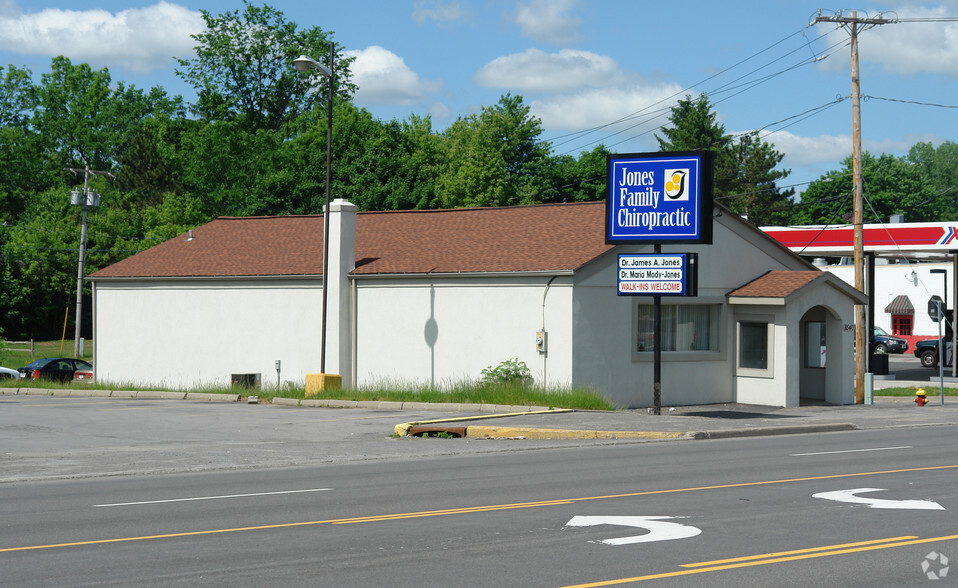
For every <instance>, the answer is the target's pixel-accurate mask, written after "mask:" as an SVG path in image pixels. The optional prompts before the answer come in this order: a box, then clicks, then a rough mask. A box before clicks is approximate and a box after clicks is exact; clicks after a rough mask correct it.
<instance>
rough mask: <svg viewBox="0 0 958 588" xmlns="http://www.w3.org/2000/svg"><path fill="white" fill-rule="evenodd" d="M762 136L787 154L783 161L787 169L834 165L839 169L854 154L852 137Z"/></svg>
mask: <svg viewBox="0 0 958 588" xmlns="http://www.w3.org/2000/svg"><path fill="white" fill-rule="evenodd" d="M760 135H761V138H762V140H763V141H766V142H768V143H771V144H772V145H774V146H775V149H776V150H777V151H781V152H782V153H784V154H785V158H784V160H783V161H784V166H785V167H789V166H793V165H814V164H818V163H832V164H835V166H836V169H837V168H838V166H839V165H840V164H841V161H842V160H843V159H845V158H846V157H848V156H849V155H851V153H852V138H851V136H850V135H818V136H816V137H802V136H799V135H795V134H793V133H789V132H788V131H777V132H775V133H761V134H760Z"/></svg>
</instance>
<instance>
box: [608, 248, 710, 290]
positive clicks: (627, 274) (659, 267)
mask: <svg viewBox="0 0 958 588" xmlns="http://www.w3.org/2000/svg"><path fill="white" fill-rule="evenodd" d="M697 260H698V256H697V255H696V254H695V253H649V254H643V253H623V254H621V255H619V280H618V281H619V287H618V292H619V296H696V295H697V294H698V266H697V265H696V261H697Z"/></svg>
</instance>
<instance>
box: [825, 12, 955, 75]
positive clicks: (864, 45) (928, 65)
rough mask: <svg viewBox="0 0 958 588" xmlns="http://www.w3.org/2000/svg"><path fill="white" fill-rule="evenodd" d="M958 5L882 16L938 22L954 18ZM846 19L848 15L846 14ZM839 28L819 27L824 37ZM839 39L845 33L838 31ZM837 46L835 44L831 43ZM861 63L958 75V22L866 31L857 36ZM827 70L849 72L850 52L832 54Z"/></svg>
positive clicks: (909, 24) (908, 24) (889, 26)
mask: <svg viewBox="0 0 958 588" xmlns="http://www.w3.org/2000/svg"><path fill="white" fill-rule="evenodd" d="M956 10H958V2H953V1H952V2H944V3H940V4H939V5H937V6H935V7H931V8H929V7H926V6H919V5H904V6H901V7H899V8H896V9H895V10H892V11H888V12H884V13H882V16H883V17H884V18H886V19H891V20H893V19H895V18H901V19H913V18H926V19H935V18H942V17H953V16H954V13H955V11H956ZM878 14H879V13H859V16H860V17H862V18H864V17H877V16H878ZM846 16H847V13H846ZM835 26H836V25H834V24H831V23H825V24H820V25H818V27H819V32H821V33H825V32H827V31H829V30H831V29H832V28H834V27H835ZM836 35H843V36H844V37H847V36H848V33H847V31H845V30H841V29H839V30H836V31H834V32H832V33H831V35H829V37H828V39H829V40H830V41H831V40H832V39H836V40H837V39H838V37H837V36H836ZM831 42H835V41H831ZM858 44H859V60H860V62H861V63H862V64H866V63H877V64H879V65H881V66H882V67H883V68H884V69H885V71H888V72H894V73H899V74H918V73H938V74H946V75H958V22H900V23H888V24H884V25H879V26H875V27H872V28H870V29H866V30H864V31H861V32H859V34H858ZM822 67H823V68H824V69H828V70H832V71H847V70H848V49H847V47H846V46H841V47H840V48H836V49H833V50H832V54H831V56H830V57H829V59H826V60H825V61H823V62H822Z"/></svg>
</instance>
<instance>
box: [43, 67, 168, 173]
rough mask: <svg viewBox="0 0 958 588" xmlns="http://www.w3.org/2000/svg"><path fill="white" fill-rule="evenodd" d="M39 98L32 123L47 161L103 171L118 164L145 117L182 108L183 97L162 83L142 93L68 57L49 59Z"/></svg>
mask: <svg viewBox="0 0 958 588" xmlns="http://www.w3.org/2000/svg"><path fill="white" fill-rule="evenodd" d="M37 98H38V100H37V108H36V112H35V114H34V117H33V120H32V124H33V128H34V130H35V131H36V132H37V133H38V134H39V135H40V136H41V137H43V138H44V139H45V141H46V146H47V150H48V156H47V159H48V161H49V163H50V164H52V165H56V166H58V167H67V166H72V167H82V166H85V165H89V166H90V167H91V168H93V169H98V170H104V171H105V170H110V169H113V167H114V166H116V165H117V164H118V162H119V161H120V159H121V158H122V156H123V154H124V152H125V150H126V148H127V146H128V145H129V144H130V140H131V137H132V135H133V134H134V133H135V132H136V130H137V129H138V128H139V126H140V125H141V124H142V122H143V121H144V120H146V119H147V118H149V117H151V116H155V115H156V114H158V113H164V114H168V115H171V114H177V113H179V112H180V111H181V110H182V106H181V99H179V98H174V99H169V98H168V97H167V95H166V92H164V91H163V90H162V89H159V88H153V89H152V90H151V91H150V92H149V93H144V92H143V91H141V90H138V89H136V88H134V87H132V86H131V87H127V86H126V85H124V84H123V83H122V82H118V83H116V84H113V83H112V81H111V79H110V73H109V71H107V70H106V69H105V68H104V69H101V70H97V71H94V70H92V69H91V68H90V66H89V65H87V64H85V63H84V64H80V65H73V64H72V63H71V62H70V60H69V59H67V58H66V57H55V58H54V59H53V62H52V65H51V71H50V73H46V74H43V75H42V76H41V81H40V85H39V87H38V88H37Z"/></svg>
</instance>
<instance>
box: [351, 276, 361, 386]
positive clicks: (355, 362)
mask: <svg viewBox="0 0 958 588" xmlns="http://www.w3.org/2000/svg"><path fill="white" fill-rule="evenodd" d="M352 280H353V287H352V300H350V308H349V322H350V328H351V329H352V331H353V332H352V337H351V339H352V346H353V349H352V353H351V354H350V355H352V358H351V359H352V382H350V387H351V388H355V387H356V383H357V382H359V373H358V372H357V371H356V368H357V367H358V366H359V359H358V358H357V357H356V355H357V353H358V352H359V343H358V342H357V341H356V339H357V337H358V336H359V325H357V324H356V318H357V317H358V316H359V311H358V307H359V298H358V295H359V287H358V286H357V285H356V278H352Z"/></svg>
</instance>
